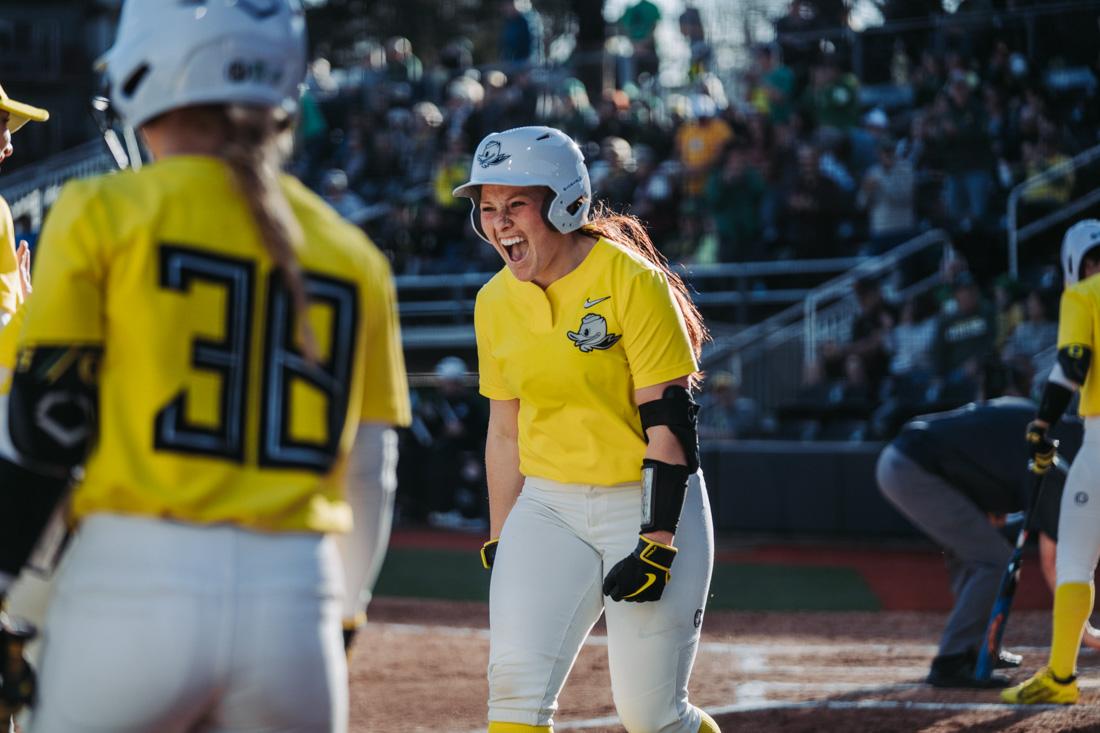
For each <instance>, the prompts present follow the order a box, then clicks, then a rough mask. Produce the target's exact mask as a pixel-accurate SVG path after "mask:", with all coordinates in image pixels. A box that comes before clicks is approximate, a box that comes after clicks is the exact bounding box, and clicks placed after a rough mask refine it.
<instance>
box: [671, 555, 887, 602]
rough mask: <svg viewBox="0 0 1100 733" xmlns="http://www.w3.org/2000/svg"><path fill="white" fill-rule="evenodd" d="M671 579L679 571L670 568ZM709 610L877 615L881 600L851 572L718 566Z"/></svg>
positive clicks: (799, 567)
mask: <svg viewBox="0 0 1100 733" xmlns="http://www.w3.org/2000/svg"><path fill="white" fill-rule="evenodd" d="M672 576H673V579H675V577H676V566H675V564H674V565H673V566H672ZM707 608H711V609H715V608H726V609H734V610H738V611H878V610H879V609H880V608H881V605H880V604H879V600H878V598H877V597H876V596H875V594H874V593H872V592H871V589H870V588H869V587H867V584H866V583H865V582H864V581H863V578H862V577H861V576H860V574H859V573H858V572H856V571H855V570H854V569H853V568H847V567H836V566H832V567H830V566H824V567H823V566H814V565H742V564H737V565H716V566H715V568H714V577H713V578H712V579H711V582H710V600H709V601H707Z"/></svg>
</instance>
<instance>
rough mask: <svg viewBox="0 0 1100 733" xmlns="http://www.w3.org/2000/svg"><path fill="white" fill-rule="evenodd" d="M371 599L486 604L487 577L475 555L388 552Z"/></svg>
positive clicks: (433, 552)
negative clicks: (441, 600)
mask: <svg viewBox="0 0 1100 733" xmlns="http://www.w3.org/2000/svg"><path fill="white" fill-rule="evenodd" d="M374 595H376V596H407V597H410V598H442V599H444V600H451V601H488V600H489V573H487V572H486V571H485V569H484V568H483V567H481V558H480V557H479V556H478V554H477V552H455V551H453V550H413V549H390V551H389V552H387V553H386V562H385V564H384V565H383V566H382V573H381V575H379V576H378V584H377V585H376V586H375V588H374Z"/></svg>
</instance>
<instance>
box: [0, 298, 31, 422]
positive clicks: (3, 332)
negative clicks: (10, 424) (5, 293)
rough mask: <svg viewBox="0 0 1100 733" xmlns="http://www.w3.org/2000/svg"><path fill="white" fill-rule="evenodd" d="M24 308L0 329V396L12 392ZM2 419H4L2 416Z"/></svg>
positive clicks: (0, 417)
mask: <svg viewBox="0 0 1100 733" xmlns="http://www.w3.org/2000/svg"><path fill="white" fill-rule="evenodd" d="M24 313H25V309H24V308H20V309H19V310H17V311H16V312H15V315H13V316H12V318H11V321H9V322H8V325H6V326H4V327H3V328H0V396H3V395H6V394H7V393H8V392H10V391H11V375H12V372H13V371H14V370H15V344H16V341H17V340H18V338H19V332H20V330H22V328H23V315H24ZM0 419H3V418H2V416H0Z"/></svg>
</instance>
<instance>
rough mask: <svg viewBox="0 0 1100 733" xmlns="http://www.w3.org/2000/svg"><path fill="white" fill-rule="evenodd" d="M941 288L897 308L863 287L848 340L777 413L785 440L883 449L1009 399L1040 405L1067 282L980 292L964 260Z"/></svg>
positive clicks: (1012, 283) (827, 351)
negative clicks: (880, 444) (933, 420)
mask: <svg viewBox="0 0 1100 733" xmlns="http://www.w3.org/2000/svg"><path fill="white" fill-rule="evenodd" d="M946 275H947V277H946V278H945V281H944V283H943V284H942V285H941V286H940V287H938V288H936V289H934V290H932V291H929V292H926V293H922V294H920V295H916V296H913V297H910V298H908V299H906V300H904V301H903V302H893V301H890V300H888V299H886V298H885V297H884V296H883V287H882V285H881V283H879V282H877V281H875V280H872V279H864V280H860V281H858V282H857V284H856V288H855V295H856V299H857V301H858V303H859V313H858V316H857V317H856V318H855V320H854V321H853V322H852V325H851V330H850V333H849V334H848V339H846V340H844V341H842V342H836V343H828V344H825V346H824V347H823V348H822V350H821V356H820V358H819V359H817V360H815V361H813V363H811V364H810V365H809V367H808V368H807V374H806V376H805V380H804V385H803V387H802V389H801V390H800V392H799V394H798V395H796V396H795V397H794V399H792V400H791V401H790V402H789V403H788V404H786V405H784V406H782V407H781V408H780V409H779V410H778V418H779V419H778V422H777V426H778V427H777V429H776V432H777V433H780V434H781V435H779V437H786V438H793V439H803V440H806V439H811V440H812V439H828V440H886V439H890V438H892V437H893V436H894V435H896V433H897V431H898V430H899V429H900V428H901V426H902V424H903V423H904V422H905V421H907V420H909V419H910V418H912V417H914V416H916V415H919V414H925V413H930V412H936V411H940V410H947V409H952V408H954V407H958V406H959V405H962V404H965V403H967V402H971V401H973V400H977V399H982V398H992V397H997V396H1000V395H1003V394H1005V393H1008V392H1012V393H1014V394H1019V395H1022V396H1036V395H1037V394H1038V392H1039V388H1040V387H1041V383H1042V382H1043V381H1045V378H1046V376H1047V374H1048V373H1049V372H1050V369H1051V368H1052V367H1053V365H1054V360H1055V348H1054V347H1055V344H1056V341H1057V338H1058V301H1059V296H1060V294H1061V283H1060V274H1059V273H1058V272H1057V271H1056V270H1055V269H1054V268H1053V267H1052V268H1048V269H1045V270H1043V271H1042V272H1041V274H1040V275H1039V277H1038V280H1037V281H1036V282H1034V283H1030V284H1029V283H1025V282H1021V281H1017V280H1013V279H1010V278H1008V277H1007V276H1001V277H998V278H996V280H995V281H994V282H993V284H992V285H991V287H990V288H988V289H985V288H983V287H982V286H981V285H980V284H979V283H978V281H976V280H975V278H974V276H973V274H972V273H971V272H970V271H969V270H967V269H965V262H964V261H963V260H961V259H956V260H953V261H952V263H951V264H950V266H949V267H948V272H947V273H946Z"/></svg>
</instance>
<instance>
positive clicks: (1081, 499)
mask: <svg viewBox="0 0 1100 733" xmlns="http://www.w3.org/2000/svg"><path fill="white" fill-rule="evenodd" d="M1073 501H1074V502H1076V504H1077V505H1078V506H1084V505H1085V504H1088V503H1089V495H1088V494H1086V493H1085V492H1084V491H1078V492H1077V493H1076V494H1074V495H1073Z"/></svg>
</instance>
